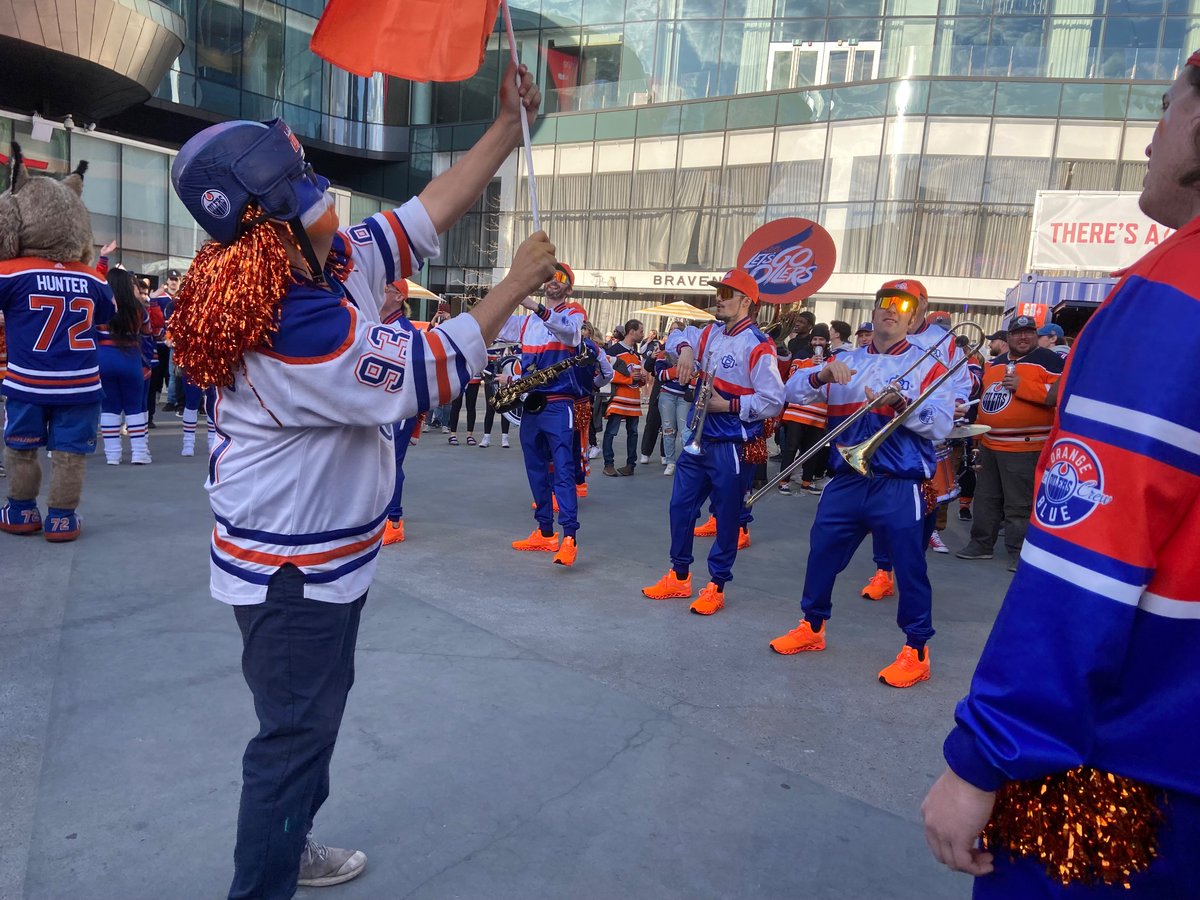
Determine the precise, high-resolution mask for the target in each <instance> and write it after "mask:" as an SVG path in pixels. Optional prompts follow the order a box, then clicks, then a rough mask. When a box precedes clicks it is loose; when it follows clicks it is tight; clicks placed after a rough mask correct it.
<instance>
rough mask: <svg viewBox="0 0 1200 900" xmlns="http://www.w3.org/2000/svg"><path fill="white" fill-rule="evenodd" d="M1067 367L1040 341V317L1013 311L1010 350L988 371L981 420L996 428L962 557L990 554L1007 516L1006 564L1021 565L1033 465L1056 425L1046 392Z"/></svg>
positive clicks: (982, 460)
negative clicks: (1019, 561) (968, 538)
mask: <svg viewBox="0 0 1200 900" xmlns="http://www.w3.org/2000/svg"><path fill="white" fill-rule="evenodd" d="M1062 370H1063V360H1062V357H1061V356H1059V355H1058V354H1057V353H1055V352H1054V351H1053V350H1047V349H1046V348H1045V347H1039V346H1038V345H1037V322H1036V321H1034V319H1033V318H1032V317H1030V316H1017V317H1016V318H1014V319H1013V320H1012V324H1011V325H1009V327H1008V352H1007V353H1001V354H1000V355H999V356H997V357H996V358H995V359H993V360H992V361H991V362H990V363H988V365H987V366H986V367H985V368H984V370H983V394H982V396H981V398H980V401H979V419H978V423H979V424H980V425H988V426H990V427H991V429H992V430H991V431H989V432H988V433H987V434H985V435H984V436H983V449H982V450H980V452H979V473H978V480H977V482H976V486H975V518H974V520H973V521H972V523H971V540H970V543H968V544H967V546H965V547H963V549H962V550H960V551H958V554H957V556H958V558H959V559H991V558H992V548H993V547H995V546H996V538H997V537H998V535H999V532H1000V524H1001V522H1003V523H1004V546H1005V548H1006V549H1007V550H1008V555H1009V566H1008V570H1009V571H1010V572H1015V571H1016V570H1017V558H1018V557H1019V556H1020V554H1021V544H1022V543H1023V542H1024V540H1025V528H1026V526H1027V525H1028V524H1029V515H1030V513H1032V512H1033V486H1034V485H1033V472H1034V469H1035V468H1036V466H1037V460H1038V455H1039V454H1040V453H1041V452H1042V446H1043V445H1044V444H1045V443H1046V435H1048V434H1049V433H1050V427H1051V426H1052V425H1053V424H1054V409H1053V408H1052V407H1051V406H1050V405H1049V404H1048V403H1047V395H1048V394H1049V391H1050V388H1051V387H1052V386H1053V385H1054V383H1055V382H1056V381H1058V378H1059V376H1060V375H1061V374H1062Z"/></svg>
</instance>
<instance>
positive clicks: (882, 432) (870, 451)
mask: <svg viewBox="0 0 1200 900" xmlns="http://www.w3.org/2000/svg"><path fill="white" fill-rule="evenodd" d="M960 328H974V329H975V330H976V331H977V332H979V339H978V340H977V341H975V342H974V343H970V342H969V341H968V339H967V337H966V336H965V335H961V334H958V333H957V332H958V330H959V329H960ZM950 337H953V338H954V342H955V343H956V344H958V346H959V347H962V348H965V352H964V353H963V355H962V357H961V358H960V359H959V360H958V362H956V363H955V364H954V365H952V366H950V368H948V369H947V370H946V371H945V372H944V373H943V374H942V375H941V376H940V377H939V378H938V379H937V380H936V381H935V382H934V383H933V384H931V385H930V386H929V387H927V388H926V389H925V390H924V391H922V392H921V393H920V395H919V396H918V397H917V398H916V399H915V400H913V401H912V402H911V403H909V404H908V406H907V407H906V408H905V410H904V412H902V413H900V414H898V415H896V416H895V417H894V418H892V420H891V421H890V422H888V424H887V425H885V426H884V427H883V428H881V429H879V431H877V432H876V433H875V434H874V435H872V436H871V437H869V438H867V439H866V440H865V441H860V442H859V443H857V444H851V445H849V446H846V447H837V451H838V453H840V454H841V455H842V458H843V459H844V460H846V464H847V465H849V466H850V468H852V469H854V471H856V472H858V473H859V474H860V475H865V476H866V477H868V478H869V477H871V457H872V456H874V455H875V451H877V450H878V449H879V447H880V446H881V445H882V444H883V442H884V441H886V440H887V439H888V438H889V437H891V436H892V435H893V434H894V433H895V432H896V429H897V428H899V427H900V426H901V425H903V424H904V422H905V420H907V419H908V417H909V416H910V415H912V412H913V410H915V409H916V408H917V407H918V406H920V405H921V404H922V403H924V402H925V401H926V400H928V399H929V398H930V397H931V396H932V395H933V394H934V393H935V392H936V391H937V390H938V389H939V388H940V387H941V386H942V385H943V384H945V383H946V381H948V380H949V379H950V378H951V377H952V376H953V375H954V373H955V372H957V371H958V370H959V369H960V368H962V367H963V366H965V365H966V364H967V362H968V360H969V359H970V358H971V354H972V353H975V352H977V351H978V350H979V348H980V347H982V346H983V345H984V344H985V343H986V341H987V338H986V336H985V332H984V330H983V328H982V326H980V325H979V323H978V322H960V323H959V324H958V325H955V326H954V327H953V328H951V329H950V330H949V331H948V332H947V334H946V335H945V336H943V337H942V338H940V339H939V340H938V342H937V343H936V344H934V345H933V346H932V347H930V348H929V349H928V350H926V351H925V352H924V353H922V354H921V355H920V356H919V357H918V358H917V360H916V361H915V362H914V363H913V364H912V365H911V366H909V367H908V368H907V369H905V370H904V371H903V372H901V373H900V374H899V375H897V376H896V377H895V378H894V379H893V380H892V384H889V385H888V386H887V387H886V388H885V389H884V390H883V391H881V392H880V394H879V396H877V397H876V398H875V400H874V401H873V402H871V403H865V404H863V405H862V406H861V407H860V408H859V409H857V410H856V411H855V412H854V413H853V414H851V415H850V416H848V417H847V418H846V419H845V421H843V422H842V423H841V424H840V425H838V426H837V428H835V429H833V430H832V431H830V432H829V433H828V434H826V435H825V439H824V440H823V441H821V442H820V443H818V444H816V445H814V446H813V447H810V448H809V450H808V451H807V452H806V453H803V454H802V455H801V456H799V457H798V458H797V459H796V461H795V462H793V463H792V464H791V465H790V466H788V467H787V468H785V469H784V470H783V471H781V472H780V473H779V474H778V475H776V476H775V477H774V478H773V479H771V480H770V481H768V482H767V483H766V484H765V485H763V486H762V487H761V488H759V489H758V490H757V491H755V492H754V493H753V494H751V495H750V496H749V497H748V498H747V500H746V506H748V507H749V506H753V505H754V504H755V503H757V502H758V501H759V500H761V499H762V498H763V497H765V496H767V494H769V493H771V491H772V490H774V488H775V487H776V486H777V485H778V484H779V483H780V482H781V481H784V480H786V479H787V478H788V476H790V475H791V474H792V472H794V471H795V470H796V469H798V468H799V467H800V466H802V465H804V463H806V462H807V461H808V460H810V459H812V457H814V456H816V454H817V453H818V452H819V451H820V450H821V449H823V448H824V447H825V445H826V444H829V443H832V442H833V441H835V440H837V438H838V437H839V436H840V435H841V434H842V432H844V431H846V430H848V429H849V428H851V427H852V426H853V425H854V424H855V423H856V422H858V420H859V419H861V418H862V417H863V416H865V415H867V414H868V413H870V412H871V411H873V410H874V409H875V408H876V407H878V406H881V405H883V404H885V403H889V402H891V401H892V399H893V397H894V396H895V395H898V394H899V393H900V391H899V389H898V388H897V387H896V386H895V383H896V382H899V381H903V380H904V378H905V377H906V376H908V375H909V374H911V373H912V372H914V371H916V369H917V368H918V367H919V366H920V365H921V363H923V362H925V360H927V359H928V358H929V357H931V356H933V355H934V354H936V353H937V351H938V348H939V347H941V345H942V342H943V341H945V340H946V339H947V338H950Z"/></svg>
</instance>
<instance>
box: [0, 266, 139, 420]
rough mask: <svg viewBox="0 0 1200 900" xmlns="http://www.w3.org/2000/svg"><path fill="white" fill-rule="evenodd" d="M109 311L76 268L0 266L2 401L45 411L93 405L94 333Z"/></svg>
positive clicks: (98, 288) (108, 300)
mask: <svg viewBox="0 0 1200 900" xmlns="http://www.w3.org/2000/svg"><path fill="white" fill-rule="evenodd" d="M115 311H116V309H115V307H114V305H113V296H112V291H111V290H110V289H109V287H108V284H107V283H106V282H105V280H104V279H103V278H101V277H100V276H99V275H98V274H96V270H95V269H93V268H91V267H89V266H85V265H84V264H83V263H60V262H53V261H51V260H48V259H37V258H34V257H20V258H17V259H10V260H6V261H5V262H0V312H3V313H4V320H5V327H6V329H7V331H8V374H7V377H6V378H5V379H4V387H3V392H4V395H5V396H6V397H13V398H15V399H20V400H25V401H26V402H28V403H39V404H42V405H45V406H71V405H74V404H77V403H99V402H100V398H101V397H102V396H103V393H102V392H101V390H100V361H99V356H98V355H97V353H96V346H97V344H96V340H97V335H96V328H95V326H96V325H101V324H103V323H105V322H107V321H108V320H109V319H110V318H112V315H113V313H114V312H115Z"/></svg>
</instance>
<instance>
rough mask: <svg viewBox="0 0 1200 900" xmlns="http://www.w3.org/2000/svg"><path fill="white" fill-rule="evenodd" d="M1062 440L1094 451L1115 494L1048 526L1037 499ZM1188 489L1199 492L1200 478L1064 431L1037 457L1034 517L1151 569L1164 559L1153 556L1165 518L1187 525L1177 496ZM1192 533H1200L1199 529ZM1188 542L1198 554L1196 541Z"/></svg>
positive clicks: (1103, 483)
mask: <svg viewBox="0 0 1200 900" xmlns="http://www.w3.org/2000/svg"><path fill="white" fill-rule="evenodd" d="M1061 440H1071V441H1073V442H1076V443H1078V444H1082V445H1083V446H1084V447H1086V448H1087V449H1089V450H1090V451H1091V452H1092V454H1093V455H1094V456H1095V458H1096V461H1097V462H1098V463H1099V467H1100V473H1101V474H1102V478H1101V479H1100V484H1099V487H1098V490H1099V491H1101V492H1103V494H1105V495H1106V496H1108V497H1109V498H1111V499H1109V500H1108V502H1104V503H1096V504H1095V506H1094V507H1093V508H1092V509H1091V511H1090V512H1088V514H1087V515H1086V516H1084V517H1082V518H1081V519H1079V520H1078V521H1076V522H1075V523H1074V524H1071V525H1067V526H1066V527H1059V528H1047V527H1046V526H1045V525H1044V524H1043V522H1042V520H1041V518H1040V516H1039V515H1038V513H1037V509H1036V507H1037V498H1038V495H1040V494H1041V492H1042V488H1041V484H1042V478H1043V475H1044V473H1045V467H1046V463H1047V461H1048V460H1052V459H1053V456H1054V450H1053V448H1054V446H1056V445H1057V444H1058V442H1059V441H1061ZM1078 477H1079V478H1081V479H1083V480H1094V479H1095V474H1094V473H1089V472H1087V471H1085V472H1084V473H1083V474H1082V475H1079V476H1078ZM1189 481H1190V482H1191V484H1190V485H1189V484H1188V482H1189ZM1189 489H1190V492H1191V494H1192V495H1193V496H1194V495H1195V493H1196V492H1197V491H1200V477H1197V476H1190V475H1187V474H1186V473H1184V472H1181V471H1180V470H1179V469H1177V468H1175V467H1174V466H1171V465H1168V464H1166V463H1163V462H1159V461H1158V460H1156V459H1152V458H1151V457H1148V456H1143V455H1142V454H1140V453H1135V452H1132V451H1129V450H1123V449H1121V448H1119V447H1114V446H1113V445H1112V444H1106V443H1103V442H1101V441H1097V440H1095V439H1093V438H1081V437H1076V436H1075V435H1073V434H1070V433H1069V432H1062V431H1060V432H1058V433H1056V434H1055V435H1054V438H1053V439H1052V440H1049V441H1047V442H1046V449H1045V451H1044V452H1043V454H1042V457H1041V459H1039V461H1038V469H1037V474H1036V479H1035V482H1034V491H1035V511H1034V516H1033V522H1034V524H1035V525H1036V526H1037V527H1039V528H1041V529H1042V530H1044V531H1046V533H1048V534H1053V535H1055V536H1056V537H1059V538H1062V539H1064V540H1067V541H1070V542H1071V543H1073V544H1077V545H1078V546H1081V547H1086V548H1088V549H1089V550H1094V551H1096V552H1097V553H1102V554H1104V555H1105V556H1108V557H1111V558H1112V559H1116V560H1120V561H1122V562H1126V563H1129V564H1130V565H1134V566H1140V567H1142V568H1147V569H1152V568H1155V567H1156V566H1160V565H1161V560H1156V559H1155V555H1154V552H1153V547H1154V545H1155V544H1156V543H1157V542H1159V541H1161V540H1162V537H1163V527H1164V524H1165V522H1166V520H1168V519H1169V518H1171V517H1173V518H1175V519H1176V520H1177V523H1178V524H1177V525H1176V528H1181V527H1183V525H1184V523H1183V515H1184V513H1186V512H1187V509H1186V508H1180V507H1179V504H1178V502H1177V501H1178V498H1179V497H1180V496H1181V495H1187V494H1188V491H1189ZM1189 527H1195V526H1189ZM1192 534H1193V536H1197V535H1200V531H1195V532H1192ZM1189 546H1191V547H1192V548H1193V550H1192V552H1193V553H1194V548H1195V547H1196V546H1197V545H1196V544H1190V545H1189ZM1178 562H1179V563H1180V564H1181V568H1182V569H1184V570H1185V571H1194V567H1193V566H1191V565H1190V564H1188V563H1185V562H1184V560H1183V559H1180V560H1178ZM1193 590H1194V589H1193Z"/></svg>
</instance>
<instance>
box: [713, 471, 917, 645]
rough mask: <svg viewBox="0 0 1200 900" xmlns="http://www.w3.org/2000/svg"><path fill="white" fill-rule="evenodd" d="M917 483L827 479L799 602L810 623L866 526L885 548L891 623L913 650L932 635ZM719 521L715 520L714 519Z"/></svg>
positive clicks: (824, 611)
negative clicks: (893, 604)
mask: <svg viewBox="0 0 1200 900" xmlns="http://www.w3.org/2000/svg"><path fill="white" fill-rule="evenodd" d="M924 520H925V510H924V501H923V499H922V497H921V486H920V484H919V483H918V482H917V481H915V480H910V479H903V478H885V477H876V478H864V477H862V476H861V475H858V474H854V473H841V474H838V475H836V476H834V478H833V479H832V480H831V481H830V482H829V486H828V487H826V488H825V490H824V491H823V492H822V494H821V500H820V503H819V504H818V505H817V516H816V518H815V519H814V520H813V525H812V531H811V533H810V534H809V553H808V569H807V571H806V572H805V575H804V596H803V598H802V600H801V601H800V605H801V607H802V608H803V610H804V618H805V619H807V620H808V621H809V622H810V623H811V624H812V625H813V627H814V628H815V627H819V625H820V623H821V622H823V621H825V620H826V619H828V618H829V617H830V615H831V614H832V612H833V583H834V581H835V579H836V578H837V576H838V575H839V574H841V572H842V570H843V569H845V568H846V566H847V565H848V564H849V563H850V559H851V557H853V556H854V553H855V551H856V550H858V546H859V544H861V543H862V541H863V538H864V537H866V535H867V532H868V531H871V532H873V533H874V534H876V535H878V536H879V538H880V539H881V540H882V542H883V544H884V546H886V547H887V548H888V550H889V551H890V555H891V557H892V561H893V563H894V564H895V567H896V582H897V584H898V586H899V588H900V602H899V604H898V608H897V613H896V624H897V625H899V626H900V629H901V630H902V631H903V632H904V633H905V634H906V635H907V636H908V643H909V644H910V645H911V646H913V647H916V648H917V649H918V650H919V649H921V648H922V647H924V646H925V642H926V641H927V640H929V639H930V638H931V637H933V616H932V606H933V591H932V589H931V588H930V586H929V573H928V571H927V570H926V568H925V544H926V543H927V542H928V538H926V537H925V521H924ZM718 521H719V520H718Z"/></svg>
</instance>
